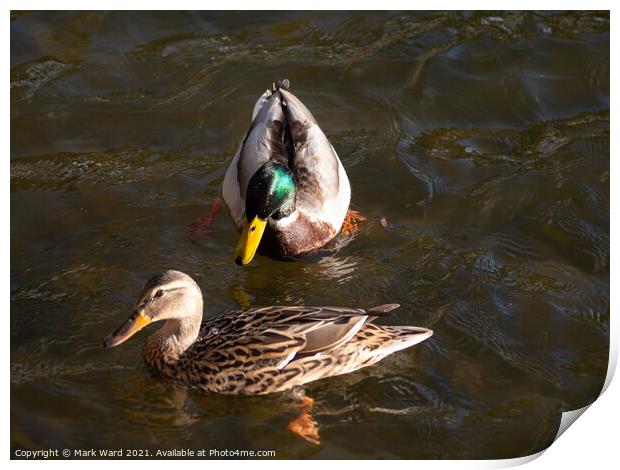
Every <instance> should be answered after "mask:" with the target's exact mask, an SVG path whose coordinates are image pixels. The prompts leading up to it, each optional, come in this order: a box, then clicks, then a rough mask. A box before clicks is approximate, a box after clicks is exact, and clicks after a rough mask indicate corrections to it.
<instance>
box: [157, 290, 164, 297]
mask: <svg viewBox="0 0 620 470" xmlns="http://www.w3.org/2000/svg"><path fill="white" fill-rule="evenodd" d="M162 295H164V291H163V290H161V289H159V290H158V291H157V292H155V297H161V296H162Z"/></svg>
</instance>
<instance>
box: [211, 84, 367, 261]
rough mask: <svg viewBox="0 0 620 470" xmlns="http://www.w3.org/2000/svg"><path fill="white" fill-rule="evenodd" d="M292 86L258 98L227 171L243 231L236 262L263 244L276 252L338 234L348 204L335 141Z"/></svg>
mask: <svg viewBox="0 0 620 470" xmlns="http://www.w3.org/2000/svg"><path fill="white" fill-rule="evenodd" d="M288 88H289V82H288V80H281V81H279V82H278V84H277V85H275V84H274V87H273V90H272V91H270V90H267V91H266V92H265V93H264V94H263V95H262V96H261V97H260V98H259V99H258V101H257V102H256V105H255V106H254V112H253V114H252V125H251V126H250V130H249V131H248V133H247V135H246V136H245V138H244V139H243V141H242V142H241V145H240V146H239V149H238V150H237V153H236V155H235V157H234V158H233V160H232V162H231V163H230V166H229V167H228V170H227V171H226V176H225V177H224V183H223V185H222V199H223V200H224V203H225V204H226V206H227V208H228V212H229V213H230V216H231V218H232V220H233V222H234V224H235V226H236V227H237V229H238V230H239V232H241V237H240V239H239V243H238V244H237V248H236V250H235V261H236V263H237V264H239V265H246V264H248V263H249V262H250V261H252V258H253V257H254V255H255V253H256V250H257V248H258V247H259V244H260V248H261V251H262V252H264V253H265V254H267V255H270V256H272V257H277V258H289V257H297V256H300V255H303V254H306V253H309V252H312V251H314V250H317V249H318V248H321V247H322V246H324V245H325V244H326V243H327V242H329V241H330V240H331V239H333V238H334V237H335V236H336V235H337V234H338V233H339V232H340V230H341V227H342V225H343V222H344V220H345V216H346V215H347V210H348V208H349V201H350V199H351V188H350V186H349V179H348V178H347V174H346V172H345V170H344V167H343V166H342V163H341V162H340V159H339V158H338V155H337V154H336V151H335V150H334V147H332V145H331V144H330V142H329V140H327V137H326V136H325V134H324V133H323V131H322V130H321V128H320V127H319V124H318V123H317V121H316V119H315V118H314V116H313V115H312V114H311V113H310V111H308V109H307V108H306V107H305V106H304V104H303V103H302V102H301V101H300V100H299V99H298V98H297V97H296V96H295V95H293V93H291V92H290V90H289V89H288ZM352 217H353V223H355V218H358V220H363V217H360V216H359V214H357V213H352Z"/></svg>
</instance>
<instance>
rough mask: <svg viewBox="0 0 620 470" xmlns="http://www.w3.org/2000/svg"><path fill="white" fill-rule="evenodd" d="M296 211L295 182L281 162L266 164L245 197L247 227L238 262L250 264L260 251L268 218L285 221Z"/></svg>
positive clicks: (236, 255)
mask: <svg viewBox="0 0 620 470" xmlns="http://www.w3.org/2000/svg"><path fill="white" fill-rule="evenodd" d="M294 210H295V180H294V179H293V174H292V173H291V170H289V169H288V167H287V166H286V165H283V164H281V163H272V162H270V163H265V164H264V165H263V166H262V167H260V168H259V169H258V170H257V171H256V173H254V175H253V176H252V178H251V179H250V182H249V184H248V188H247V191H246V195H245V216H246V218H247V224H246V225H245V227H244V228H243V230H242V231H241V237H240V238H239V243H238V244H237V249H236V250H235V262H236V263H237V264H239V265H246V264H248V263H249V262H250V261H252V258H254V255H255V254H256V250H257V249H258V245H259V244H260V240H261V238H262V236H263V232H264V231H265V227H266V226H267V219H268V218H269V217H271V218H272V219H276V220H277V219H281V218H282V217H286V216H288V215H290V214H291V213H292V212H293V211H294Z"/></svg>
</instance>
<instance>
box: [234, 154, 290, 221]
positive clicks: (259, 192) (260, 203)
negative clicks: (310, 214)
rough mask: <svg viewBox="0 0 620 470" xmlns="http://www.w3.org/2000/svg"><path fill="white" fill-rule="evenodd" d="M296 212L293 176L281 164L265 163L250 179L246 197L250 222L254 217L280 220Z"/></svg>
mask: <svg viewBox="0 0 620 470" xmlns="http://www.w3.org/2000/svg"><path fill="white" fill-rule="evenodd" d="M293 210H295V182H294V180H293V174H292V172H291V170H289V169H288V167H287V166H285V165H283V164H281V163H271V162H270V163H265V164H264V165H263V166H261V167H260V168H259V169H258V170H257V171H256V173H254V175H253V176H252V178H251V179H250V182H249V184H248V188H247V192H246V197H245V215H246V218H247V220H248V222H251V221H252V219H254V217H258V218H259V219H262V220H267V219H268V218H269V217H273V218H274V219H280V218H282V217H286V216H287V215H290V214H291V212H293Z"/></svg>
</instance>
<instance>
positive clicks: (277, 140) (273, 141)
mask: <svg viewBox="0 0 620 470" xmlns="http://www.w3.org/2000/svg"><path fill="white" fill-rule="evenodd" d="M259 103H262V104H260V109H256V110H255V116H254V119H253V120H252V125H251V126H250V129H249V130H248V133H247V135H246V136H245V139H244V140H243V143H242V144H241V149H240V152H239V159H238V160H237V182H238V183H239V189H240V191H241V198H242V200H245V195H246V190H247V187H248V183H249V182H250V178H252V176H253V175H254V173H256V170H258V169H259V168H260V167H261V166H262V165H264V164H265V163H267V162H268V161H269V160H274V159H278V158H285V157H283V156H284V155H286V151H285V150H284V144H283V133H284V122H285V116H284V112H283V111H282V98H281V96H280V94H279V93H272V94H271V95H270V96H269V97H265V96H263V97H261V99H259V101H258V102H257V105H256V107H257V108H258V107H259Z"/></svg>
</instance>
